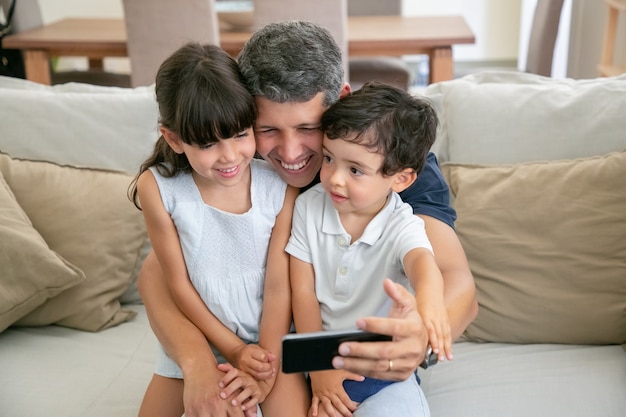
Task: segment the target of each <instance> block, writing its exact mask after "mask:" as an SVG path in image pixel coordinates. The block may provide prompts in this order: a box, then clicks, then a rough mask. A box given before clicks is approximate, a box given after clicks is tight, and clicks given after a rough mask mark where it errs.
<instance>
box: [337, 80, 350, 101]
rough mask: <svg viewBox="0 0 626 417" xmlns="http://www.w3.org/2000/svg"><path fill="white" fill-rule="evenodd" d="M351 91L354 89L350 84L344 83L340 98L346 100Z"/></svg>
mask: <svg viewBox="0 0 626 417" xmlns="http://www.w3.org/2000/svg"><path fill="white" fill-rule="evenodd" d="M350 91H352V88H350V84H348V83H343V85H342V86H341V91H340V92H339V98H344V97H345V96H347V95H348V94H350Z"/></svg>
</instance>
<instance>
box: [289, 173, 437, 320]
mask: <svg viewBox="0 0 626 417" xmlns="http://www.w3.org/2000/svg"><path fill="white" fill-rule="evenodd" d="M350 242H351V237H350V235H349V234H348V233H346V231H345V229H344V228H343V226H342V225H341V222H340V220H339V214H338V213H337V211H336V210H335V208H334V207H333V203H332V201H331V200H330V198H329V197H328V195H327V194H326V192H325V191H324V188H322V185H321V184H317V185H316V186H314V187H313V188H311V189H310V190H307V191H306V192H305V193H303V194H302V195H300V196H298V199H297V200H296V205H295V209H294V215H293V225H292V230H291V237H290V239H289V243H288V244H287V248H286V251H287V252H288V253H289V254H291V255H292V256H294V257H296V258H298V259H300V260H302V261H303V262H307V263H310V264H312V265H313V268H314V269H315V291H316V293H317V298H318V300H319V303H320V308H321V312H322V325H323V329H324V330H345V329H353V328H355V327H356V324H355V322H356V320H357V319H358V318H361V317H366V316H379V317H384V316H387V313H388V311H389V307H390V306H391V301H390V299H389V297H388V296H387V294H386V293H385V290H384V289H383V280H384V279H385V278H390V279H391V280H393V281H395V282H398V283H400V284H402V285H403V286H405V287H406V288H408V289H409V290H411V291H412V289H411V286H410V284H409V282H408V279H407V277H406V275H405V274H404V270H403V265H402V260H403V259H404V256H405V255H406V254H407V253H408V252H409V251H410V250H411V249H414V248H427V249H429V250H430V251H431V252H432V247H431V245H430V242H429V241H428V238H427V236H426V231H425V230H424V222H423V221H422V219H420V218H419V217H417V216H415V215H414V214H413V209H412V208H411V206H410V205H409V204H406V203H404V202H403V201H402V199H401V198H400V196H399V195H398V194H396V193H392V194H391V195H390V197H389V199H388V200H387V204H386V205H385V207H384V208H383V209H382V210H381V211H380V212H379V213H378V214H377V215H376V217H374V219H372V221H371V222H370V223H369V224H368V225H367V227H366V228H365V231H364V232H363V235H362V236H361V237H360V238H359V239H358V240H357V241H355V242H352V244H351V243H350ZM294 278H295V279H297V277H294Z"/></svg>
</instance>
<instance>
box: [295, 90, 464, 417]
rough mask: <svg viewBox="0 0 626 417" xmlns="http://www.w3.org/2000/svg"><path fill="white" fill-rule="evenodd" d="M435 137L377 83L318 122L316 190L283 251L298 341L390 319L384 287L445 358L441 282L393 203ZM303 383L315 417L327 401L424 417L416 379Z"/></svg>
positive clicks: (414, 106)
mask: <svg viewBox="0 0 626 417" xmlns="http://www.w3.org/2000/svg"><path fill="white" fill-rule="evenodd" d="M436 129H437V116H436V114H435V111H434V109H433V108H432V107H431V106H430V105H429V104H428V103H427V102H426V101H424V100H420V99H418V98H415V97H412V96H411V95H410V94H408V93H407V92H405V91H402V90H399V89H397V88H395V87H392V86H387V85H384V84H377V83H367V84H365V85H364V86H363V88H362V89H361V90H358V91H356V92H354V93H352V94H351V95H348V96H346V97H343V98H342V99H340V100H339V101H338V102H337V103H335V104H333V105H332V106H331V107H330V108H329V109H328V110H327V111H326V112H325V113H324V114H323V115H322V119H321V130H322V131H323V132H324V139H323V161H322V168H321V171H320V181H321V183H320V184H318V185H315V186H314V187H313V188H311V189H309V190H308V191H306V192H305V193H304V194H301V195H300V197H298V199H297V202H296V207H295V209H294V217H293V224H292V233H291V238H290V240H289V244H288V245H287V249H286V250H287V252H288V253H290V255H291V260H290V279H291V287H292V303H293V314H294V321H295V325H296V330H297V331H298V332H313V331H320V330H346V329H351V328H353V327H354V323H355V322H356V321H357V319H359V318H360V317H364V316H378V317H385V316H387V313H388V310H389V308H390V306H391V302H390V300H389V298H388V297H387V296H386V294H385V292H384V291H383V289H382V285H381V284H382V282H383V278H390V279H391V280H393V281H394V282H397V283H400V284H401V285H403V286H404V287H406V288H411V289H413V290H415V296H416V302H417V307H418V311H419V313H420V315H421V316H422V319H423V321H424V324H425V326H426V329H427V330H428V336H429V342H430V344H431V346H432V348H433V351H434V352H438V353H440V358H442V359H443V358H448V359H451V358H452V356H451V353H450V352H451V336H450V325H449V323H448V318H447V313H446V309H445V307H444V302H443V279H442V277H441V273H440V272H439V269H438V268H437V264H436V262H435V259H434V256H433V253H432V247H431V245H430V243H429V241H428V238H427V236H426V232H425V230H424V222H423V221H422V220H421V219H420V218H419V217H417V216H414V215H413V210H412V209H411V207H410V206H409V205H408V204H406V203H403V202H402V200H401V198H400V196H399V195H398V193H399V192H401V191H404V190H405V189H406V188H408V187H409V186H410V185H411V184H413V182H414V181H415V179H416V178H417V175H418V174H419V173H420V172H421V170H422V168H423V166H424V163H425V161H426V156H427V154H428V152H429V149H430V147H431V146H432V144H433V143H434V140H435V135H436ZM389 367H390V368H391V367H392V362H391V361H390V363H389ZM310 378H311V386H312V390H313V402H312V405H311V407H312V409H311V411H312V414H313V415H317V408H318V405H319V404H320V403H323V402H324V401H325V400H328V401H330V402H331V403H332V404H333V405H334V407H335V408H336V409H337V410H338V411H339V412H341V413H342V414H343V415H347V412H348V411H349V412H354V411H356V410H357V408H358V407H359V404H360V403H364V402H365V403H364V405H365V404H367V403H366V402H367V401H369V402H376V403H377V404H380V403H384V404H385V406H384V409H386V410H387V412H388V413H389V414H390V415H392V414H393V415H398V416H403V415H407V416H409V415H428V409H427V407H426V406H425V404H426V401H425V400H424V397H423V393H422V392H421V389H420V388H419V386H418V385H417V384H416V383H415V378H416V377H415V375H413V376H412V377H411V378H409V379H407V380H405V381H401V382H396V383H395V384H394V386H393V387H391V386H390V384H392V383H393V381H381V380H379V379H374V378H365V379H363V378H362V377H359V376H356V375H354V374H351V373H348V372H346V371H343V370H330V371H318V372H311V373H310ZM342 385H343V386H342ZM392 391H393V393H392V394H391V395H390V398H394V397H396V396H400V397H402V398H404V401H402V402H396V401H393V400H392V401H388V400H387V399H385V398H384V397H386V396H387V393H391V392H392ZM370 398H371V399H370ZM368 399H369V400H368ZM379 408H381V409H383V408H382V407H380V406H379ZM414 413H418V414H414Z"/></svg>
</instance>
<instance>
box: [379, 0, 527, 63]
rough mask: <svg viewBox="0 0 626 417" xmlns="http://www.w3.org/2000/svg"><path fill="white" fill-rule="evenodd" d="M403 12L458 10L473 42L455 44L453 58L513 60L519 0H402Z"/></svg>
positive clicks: (515, 53) (461, 59)
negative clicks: (474, 37)
mask: <svg viewBox="0 0 626 417" xmlns="http://www.w3.org/2000/svg"><path fill="white" fill-rule="evenodd" d="M381 1H382V0H381ZM403 1H404V2H403V14H404V15H407V16H428V15H445V14H460V15H462V16H463V17H464V18H465V20H466V21H467V24H468V25H469V27H470V28H471V29H472V31H473V32H474V35H475V36H476V43H475V44H473V45H455V46H454V47H453V54H454V55H453V56H454V59H455V60H456V61H479V62H480V61H507V60H516V59H517V51H518V44H519V29H520V11H521V0H504V1H503V0H470V1H467V0H437V1H432V0H403Z"/></svg>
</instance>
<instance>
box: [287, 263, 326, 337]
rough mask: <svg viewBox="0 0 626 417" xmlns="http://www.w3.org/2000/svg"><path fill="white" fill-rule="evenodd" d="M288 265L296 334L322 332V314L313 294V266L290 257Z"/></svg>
mask: <svg viewBox="0 0 626 417" xmlns="http://www.w3.org/2000/svg"><path fill="white" fill-rule="evenodd" d="M289 262H290V265H289V270H290V273H289V275H290V280H291V293H292V300H291V303H292V306H293V321H294V323H295V325H296V331H297V332H298V333H306V332H319V331H321V330H322V313H321V310H320V305H319V302H318V301H317V295H316V294H315V271H314V269H313V265H311V264H310V263H307V262H304V261H301V260H300V259H298V258H295V257H293V256H291V258H290V260H289Z"/></svg>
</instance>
